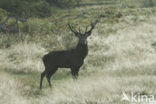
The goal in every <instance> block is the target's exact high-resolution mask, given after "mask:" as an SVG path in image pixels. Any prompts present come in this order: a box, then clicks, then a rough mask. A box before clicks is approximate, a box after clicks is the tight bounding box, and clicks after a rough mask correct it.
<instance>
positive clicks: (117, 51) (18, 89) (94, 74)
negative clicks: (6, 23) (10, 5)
mask: <svg viewBox="0 0 156 104" xmlns="http://www.w3.org/2000/svg"><path fill="white" fill-rule="evenodd" d="M151 2H152V3H151ZM150 3H151V4H150ZM155 5H156V2H155V1H154V0H153V1H152V0H151V1H150V0H138V1H136V0H116V1H113V0H99V1H96V0H88V1H87V0H84V1H83V2H82V3H81V5H80V7H77V8H71V9H69V10H68V9H65V10H60V9H59V10H58V11H57V12H56V11H55V12H56V13H54V14H52V16H51V17H49V18H30V19H29V22H28V23H25V24H20V29H21V32H20V33H19V34H3V33H0V104H131V102H129V101H121V99H122V97H123V95H122V93H123V92H126V94H127V95H128V96H131V92H134V93H135V94H139V95H140V96H141V95H153V96H156V88H155V86H156V7H155ZM96 19H98V20H99V21H100V23H98V25H97V26H96V28H95V29H94V31H93V33H92V35H91V37H89V39H88V45H89V54H88V56H87V58H86V59H85V63H84V65H83V66H82V67H81V70H80V74H79V79H78V80H77V81H75V80H73V79H72V76H71V74H70V70H69V69H59V70H58V71H57V72H56V74H55V75H54V76H53V77H52V79H51V82H52V86H53V87H52V88H51V89H50V88H49V86H48V83H47V81H46V79H44V82H43V90H42V91H40V90H39V82H40V74H41V72H43V71H44V66H43V63H42V60H41V58H42V56H43V55H44V54H46V53H48V52H50V51H54V50H62V49H69V48H71V47H74V46H75V45H76V44H77V39H76V37H75V36H74V35H73V34H72V33H71V32H70V30H69V29H68V27H67V23H68V22H70V23H71V24H72V25H73V26H75V27H78V26H81V28H82V29H83V28H84V29H85V26H87V25H89V24H90V22H91V21H95V20H96ZM11 22H12V21H10V23H11ZM136 104H142V102H137V103H136ZM145 104H146V103H145ZM147 104H150V103H149V102H148V103H147Z"/></svg>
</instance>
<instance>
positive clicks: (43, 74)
mask: <svg viewBox="0 0 156 104" xmlns="http://www.w3.org/2000/svg"><path fill="white" fill-rule="evenodd" d="M45 75H46V70H45V71H44V72H42V74H41V79H40V90H41V89H42V81H43V78H44V77H45Z"/></svg>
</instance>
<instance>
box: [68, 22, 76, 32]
mask: <svg viewBox="0 0 156 104" xmlns="http://www.w3.org/2000/svg"><path fill="white" fill-rule="evenodd" d="M68 27H69V29H70V30H71V31H72V32H73V33H74V34H77V33H78V32H77V31H76V30H75V29H72V27H71V26H70V24H69V23H68Z"/></svg>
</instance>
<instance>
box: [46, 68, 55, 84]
mask: <svg viewBox="0 0 156 104" xmlns="http://www.w3.org/2000/svg"><path fill="white" fill-rule="evenodd" d="M56 71H57V68H56V67H53V68H51V69H50V70H49V71H48V73H47V74H46V78H47V81H48V83H49V86H50V87H51V81H50V78H51V76H52V75H53V74H54V73H55V72H56Z"/></svg>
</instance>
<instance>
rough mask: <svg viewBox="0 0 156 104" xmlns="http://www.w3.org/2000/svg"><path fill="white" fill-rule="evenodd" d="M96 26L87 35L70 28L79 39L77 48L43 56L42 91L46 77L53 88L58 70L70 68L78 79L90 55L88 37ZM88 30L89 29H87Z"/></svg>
mask: <svg viewBox="0 0 156 104" xmlns="http://www.w3.org/2000/svg"><path fill="white" fill-rule="evenodd" d="M94 26H95V24H92V28H91V29H90V30H89V31H88V32H85V34H81V33H78V32H77V31H75V30H73V29H72V28H71V27H70V25H69V28H70V29H71V31H72V32H74V33H75V35H76V36H77V37H78V38H79V42H78V44H77V46H76V47H75V48H73V49H70V50H64V51H53V52H50V53H48V54H46V55H44V56H43V63H44V66H45V71H44V72H43V73H42V74H41V80H40V89H42V80H43V78H44V77H45V76H46V77H47V81H48V83H49V86H50V87H51V82H50V78H51V76H52V75H53V74H54V73H55V72H56V71H57V69H58V68H70V69H71V74H72V76H73V78H75V79H77V77H78V72H79V69H80V67H81V66H82V65H83V63H84V59H85V57H86V56H87V54H88V45H87V41H86V39H87V37H88V36H90V34H91V32H92V30H93V28H94ZM86 30H87V29H86Z"/></svg>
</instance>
